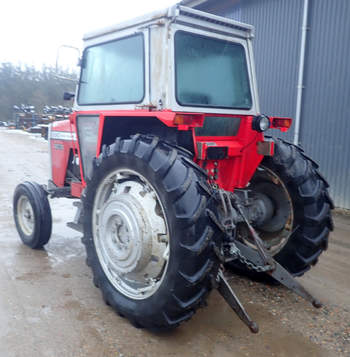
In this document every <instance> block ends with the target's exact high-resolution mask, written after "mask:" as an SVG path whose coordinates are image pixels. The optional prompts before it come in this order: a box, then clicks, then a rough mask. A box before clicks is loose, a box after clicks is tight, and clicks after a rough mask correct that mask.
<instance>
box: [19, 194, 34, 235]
mask: <svg viewBox="0 0 350 357" xmlns="http://www.w3.org/2000/svg"><path fill="white" fill-rule="evenodd" d="M17 217H18V223H19V226H20V227H21V230H22V231H23V233H24V234H25V235H27V236H30V235H32V234H33V232H34V226H35V217H34V211H33V207H32V205H31V203H30V201H29V200H28V197H27V196H24V195H22V196H20V198H19V199H18V201H17Z"/></svg>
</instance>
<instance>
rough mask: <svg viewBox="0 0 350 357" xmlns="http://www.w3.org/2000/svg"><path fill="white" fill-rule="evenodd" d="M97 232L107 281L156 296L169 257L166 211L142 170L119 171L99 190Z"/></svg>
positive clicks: (140, 295) (135, 294) (136, 295)
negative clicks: (140, 171) (142, 174)
mask: <svg viewBox="0 0 350 357" xmlns="http://www.w3.org/2000/svg"><path fill="white" fill-rule="evenodd" d="M93 212H94V213H93V236H94V243H95V247H96V252H97V255H98V258H99V262H100V264H101V266H102V269H103V270H104V272H105V274H106V276H107V277H108V279H109V281H110V282H111V283H112V284H113V285H114V287H115V288H116V289H117V290H118V291H120V292H121V293H122V294H124V295H126V296H128V297H131V298H133V299H144V298H147V297H149V296H150V295H152V294H153V293H154V292H155V291H156V290H157V289H158V287H159V286H160V284H161V282H162V279H163V277H164V276H165V272H166V268H167V264H168V259H169V249H170V247H169V233H168V232H169V231H168V227H167V222H166V218H165V217H166V215H165V213H164V210H163V208H162V204H161V202H160V200H159V197H158V195H157V193H156V191H155V190H154V188H153V187H152V186H151V185H150V184H149V183H148V181H147V180H146V179H145V178H144V177H143V176H141V175H140V174H138V173H136V172H134V171H132V170H127V169H119V170H115V171H114V172H112V173H110V174H109V175H107V177H106V178H105V179H104V180H103V181H102V182H101V183H100V185H99V188H98V189H97V192H96V196H95V202H94V209H93Z"/></svg>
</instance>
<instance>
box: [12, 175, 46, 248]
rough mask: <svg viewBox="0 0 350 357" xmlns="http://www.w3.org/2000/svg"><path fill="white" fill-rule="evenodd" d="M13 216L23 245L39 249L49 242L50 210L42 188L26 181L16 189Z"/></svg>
mask: <svg viewBox="0 0 350 357" xmlns="http://www.w3.org/2000/svg"><path fill="white" fill-rule="evenodd" d="M13 216H14V219H15V224H16V228H17V231H18V234H19V236H20V238H21V240H22V242H23V243H24V244H25V245H27V246H28V247H30V248H33V249H40V248H42V247H43V246H44V245H45V244H46V243H47V242H48V241H49V239H50V236H51V231H52V217H51V209H50V204H49V201H48V199H47V194H46V192H45V191H44V189H43V188H42V186H40V185H38V184H37V183H36V182H28V181H26V182H24V183H21V184H19V185H18V186H17V187H16V189H15V193H14V196H13Z"/></svg>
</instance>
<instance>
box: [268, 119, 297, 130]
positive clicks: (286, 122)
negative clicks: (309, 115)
mask: <svg viewBox="0 0 350 357" xmlns="http://www.w3.org/2000/svg"><path fill="white" fill-rule="evenodd" d="M271 122H272V125H271V128H274V129H280V130H281V131H287V130H288V129H289V128H290V127H291V126H292V119H291V118H278V117H272V118H271Z"/></svg>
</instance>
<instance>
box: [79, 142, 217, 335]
mask: <svg viewBox="0 0 350 357" xmlns="http://www.w3.org/2000/svg"><path fill="white" fill-rule="evenodd" d="M203 185H206V183H205V176H204V175H203V173H202V172H201V169H200V168H198V167H196V165H195V164H194V163H193V162H192V161H190V160H189V159H188V157H186V155H185V154H184V153H182V151H181V150H180V151H179V150H177V149H176V148H174V147H172V146H170V145H168V144H167V143H166V142H164V141H160V140H158V139H157V138H155V137H140V136H134V137H133V138H132V139H128V140H121V139H119V138H118V139H117V140H116V142H115V143H114V144H112V145H111V146H109V147H108V148H107V149H106V150H104V151H103V153H102V154H101V156H100V157H99V158H98V159H96V161H95V165H94V171H93V175H92V179H91V181H90V182H89V183H88V186H87V189H86V192H85V194H84V196H83V207H84V223H83V225H84V238H83V243H84V244H85V247H86V252H87V263H88V265H90V266H91V268H92V271H93V275H94V282H95V285H96V286H98V287H99V288H100V289H101V291H102V294H103V297H104V300H105V301H106V303H107V304H109V305H111V306H112V307H113V308H114V309H115V310H116V311H117V312H118V313H119V314H120V315H122V316H125V317H126V318H128V319H129V320H130V321H131V322H132V323H133V324H134V325H136V326H138V327H146V328H150V329H157V330H164V329H169V328H173V327H176V326H178V325H179V323H181V322H182V321H185V320H188V319H189V318H190V317H191V316H192V315H193V313H194V312H195V311H196V309H197V308H198V307H200V306H201V305H202V304H204V302H205V299H206V297H207V295H208V293H209V291H210V290H211V282H212V279H213V278H214V277H215V274H216V273H217V270H218V261H217V258H216V257H215V255H214V253H213V250H212V248H211V244H210V243H211V240H212V239H213V238H214V235H215V233H216V228H215V227H214V226H213V225H212V224H211V221H210V220H209V219H208V217H207V210H208V209H214V208H213V207H211V205H212V203H211V200H210V199H209V197H208V194H207V193H206V190H203V189H202V188H201V186H203Z"/></svg>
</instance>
